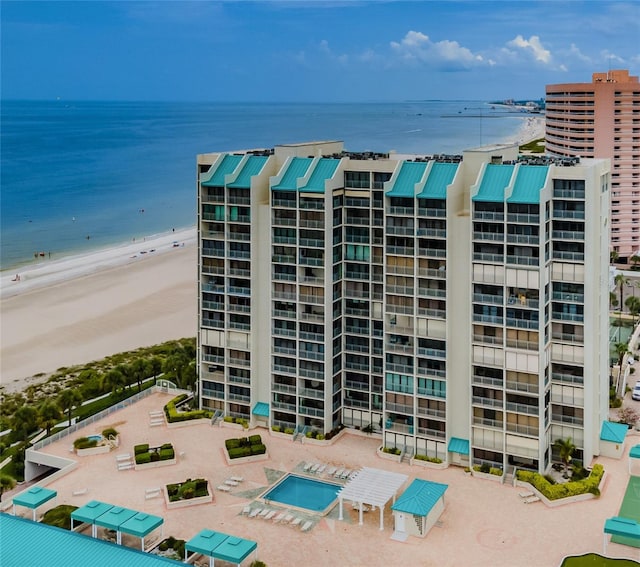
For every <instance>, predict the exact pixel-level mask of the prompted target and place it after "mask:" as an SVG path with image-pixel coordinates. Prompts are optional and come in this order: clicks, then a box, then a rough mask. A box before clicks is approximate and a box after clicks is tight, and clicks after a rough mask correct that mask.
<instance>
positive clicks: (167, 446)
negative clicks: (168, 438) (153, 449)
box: [160, 443, 173, 450]
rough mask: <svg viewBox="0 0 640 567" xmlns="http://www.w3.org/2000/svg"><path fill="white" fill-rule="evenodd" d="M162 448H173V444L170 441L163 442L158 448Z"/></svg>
mask: <svg viewBox="0 0 640 567" xmlns="http://www.w3.org/2000/svg"><path fill="white" fill-rule="evenodd" d="M162 449H173V445H172V444H171V443H163V444H162V445H160V450H162Z"/></svg>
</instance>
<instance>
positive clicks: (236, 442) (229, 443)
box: [224, 439, 240, 450]
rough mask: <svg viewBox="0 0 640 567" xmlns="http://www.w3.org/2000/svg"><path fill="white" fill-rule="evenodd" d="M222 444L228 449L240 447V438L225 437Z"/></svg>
mask: <svg viewBox="0 0 640 567" xmlns="http://www.w3.org/2000/svg"><path fill="white" fill-rule="evenodd" d="M224 446H225V447H226V448H227V450H228V449H237V448H238V447H240V439H227V440H226V441H225V442H224Z"/></svg>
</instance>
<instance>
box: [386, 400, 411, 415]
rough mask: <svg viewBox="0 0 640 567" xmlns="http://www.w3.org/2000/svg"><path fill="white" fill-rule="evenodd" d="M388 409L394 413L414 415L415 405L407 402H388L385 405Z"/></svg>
mask: <svg viewBox="0 0 640 567" xmlns="http://www.w3.org/2000/svg"><path fill="white" fill-rule="evenodd" d="M385 408H386V410H387V411H390V412H393V413H402V414H405V415H413V406H410V405H407V404H394V403H391V402H387V403H386V405H385Z"/></svg>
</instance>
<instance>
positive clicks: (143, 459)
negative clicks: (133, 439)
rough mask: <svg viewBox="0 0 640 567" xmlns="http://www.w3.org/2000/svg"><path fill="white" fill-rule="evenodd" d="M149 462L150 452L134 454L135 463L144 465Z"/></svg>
mask: <svg viewBox="0 0 640 567" xmlns="http://www.w3.org/2000/svg"><path fill="white" fill-rule="evenodd" d="M150 462H151V453H138V454H136V465H145V464H146V463H150Z"/></svg>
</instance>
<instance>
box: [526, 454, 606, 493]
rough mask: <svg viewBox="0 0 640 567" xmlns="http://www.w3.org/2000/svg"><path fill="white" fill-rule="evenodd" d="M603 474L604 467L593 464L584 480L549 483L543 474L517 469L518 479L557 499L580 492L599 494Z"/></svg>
mask: <svg viewBox="0 0 640 567" xmlns="http://www.w3.org/2000/svg"><path fill="white" fill-rule="evenodd" d="M603 475H604V467H603V466H602V465H601V464H599V463H598V464H595V465H594V466H593V470H592V471H591V474H590V475H589V476H588V477H587V478H585V479H584V480H575V481H570V482H565V483H560V484H551V483H550V482H549V481H548V480H547V479H546V478H545V477H544V476H542V475H540V474H538V473H535V472H531V471H518V473H517V476H518V480H521V481H523V482H528V483H529V484H531V485H532V486H534V487H535V488H536V489H537V490H539V491H540V492H541V493H542V494H543V495H544V496H545V497H546V498H548V499H549V500H558V499H559V498H567V497H569V496H578V495H580V494H593V495H595V496H599V495H600V489H599V485H600V481H601V480H602V476H603Z"/></svg>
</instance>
